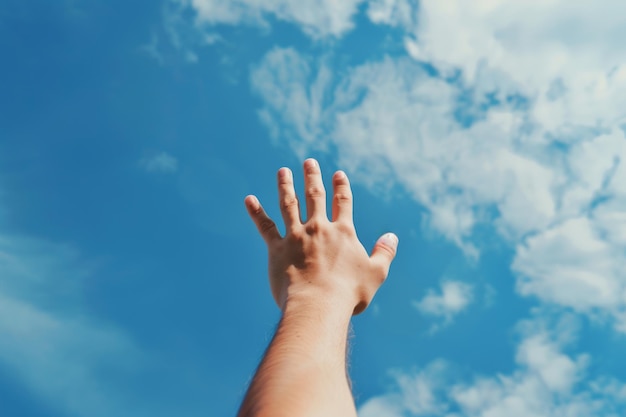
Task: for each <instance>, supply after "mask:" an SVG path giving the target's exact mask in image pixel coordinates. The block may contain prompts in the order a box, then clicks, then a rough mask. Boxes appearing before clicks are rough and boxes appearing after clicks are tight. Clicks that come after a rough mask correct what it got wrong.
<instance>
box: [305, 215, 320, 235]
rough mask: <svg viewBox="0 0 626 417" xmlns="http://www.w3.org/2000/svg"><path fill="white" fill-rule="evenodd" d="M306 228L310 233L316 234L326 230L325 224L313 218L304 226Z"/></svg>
mask: <svg viewBox="0 0 626 417" xmlns="http://www.w3.org/2000/svg"><path fill="white" fill-rule="evenodd" d="M304 230H305V232H306V233H307V234H308V235H314V234H319V233H323V232H324V225H323V224H322V222H320V221H319V220H317V219H311V220H309V221H308V222H307V224H306V225H305V226H304Z"/></svg>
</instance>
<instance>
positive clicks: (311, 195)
mask: <svg viewBox="0 0 626 417" xmlns="http://www.w3.org/2000/svg"><path fill="white" fill-rule="evenodd" d="M304 188H305V189H304V194H305V196H306V215H307V220H310V219H312V218H319V219H321V218H325V219H327V217H326V190H324V183H323V182H322V172H321V171H320V166H319V164H318V163H317V161H316V160H315V159H313V158H309V159H307V160H306V161H304Z"/></svg>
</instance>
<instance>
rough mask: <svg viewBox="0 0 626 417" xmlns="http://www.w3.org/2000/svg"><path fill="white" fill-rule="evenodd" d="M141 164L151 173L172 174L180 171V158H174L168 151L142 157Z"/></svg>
mask: <svg viewBox="0 0 626 417" xmlns="http://www.w3.org/2000/svg"><path fill="white" fill-rule="evenodd" d="M139 165H140V166H141V167H142V168H143V169H144V170H145V171H146V172H150V173H164V174H171V173H174V172H176V171H178V159H176V158H174V157H173V156H172V155H170V154H168V153H167V152H161V153H158V154H156V155H153V156H150V157H145V158H142V159H141V160H140V161H139Z"/></svg>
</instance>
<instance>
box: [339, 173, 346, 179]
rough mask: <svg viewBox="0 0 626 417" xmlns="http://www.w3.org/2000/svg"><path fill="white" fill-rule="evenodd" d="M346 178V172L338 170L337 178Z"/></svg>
mask: <svg viewBox="0 0 626 417" xmlns="http://www.w3.org/2000/svg"><path fill="white" fill-rule="evenodd" d="M345 178H346V173H345V172H343V171H337V179H338V180H343V179H345Z"/></svg>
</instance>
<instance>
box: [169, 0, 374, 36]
mask: <svg viewBox="0 0 626 417" xmlns="http://www.w3.org/2000/svg"><path fill="white" fill-rule="evenodd" d="M363 1H364V0H344V1H335V0H322V1H319V0H172V2H174V3H176V4H180V5H182V6H183V7H189V8H192V9H193V10H194V11H195V13H196V23H197V24H198V25H200V26H215V25H238V24H252V25H257V26H268V19H269V18H274V19H277V20H282V21H285V22H290V23H295V24H296V25H298V26H300V27H301V28H302V31H303V32H304V33H306V34H307V35H309V36H311V37H312V38H315V39H318V38H324V37H340V36H341V35H343V34H344V33H346V32H347V31H349V30H351V29H352V28H353V26H354V24H353V22H352V17H353V15H354V14H355V13H356V12H357V8H358V6H359V4H360V3H362V2H363Z"/></svg>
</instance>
